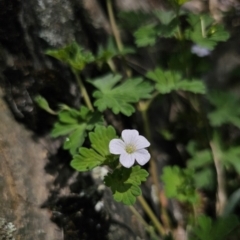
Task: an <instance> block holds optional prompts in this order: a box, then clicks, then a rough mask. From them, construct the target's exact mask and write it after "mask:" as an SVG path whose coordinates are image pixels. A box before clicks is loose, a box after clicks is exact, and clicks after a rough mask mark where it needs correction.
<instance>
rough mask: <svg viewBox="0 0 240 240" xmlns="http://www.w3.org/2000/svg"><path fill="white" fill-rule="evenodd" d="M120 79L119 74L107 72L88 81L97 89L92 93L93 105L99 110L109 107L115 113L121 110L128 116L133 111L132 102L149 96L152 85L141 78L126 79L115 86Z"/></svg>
mask: <svg viewBox="0 0 240 240" xmlns="http://www.w3.org/2000/svg"><path fill="white" fill-rule="evenodd" d="M120 79H121V76H120V75H112V74H109V75H106V76H104V77H102V78H100V79H95V80H92V81H89V82H90V83H91V84H92V85H94V86H95V87H96V88H98V89H99V90H97V91H95V92H94V93H93V97H94V98H96V101H95V102H94V106H96V107H97V108H98V110H99V111H100V112H103V111H104V110H106V109H107V108H110V109H111V110H112V111H113V112H114V113H115V114H118V113H120V112H121V113H123V114H124V115H126V116H130V115H131V114H132V113H133V112H134V111H135V108H134V107H133V106H132V104H133V103H137V102H138V101H139V100H140V99H146V98H150V96H151V95H150V93H151V92H152V90H153V87H152V86H151V85H150V84H149V83H148V82H144V81H143V79H142V78H134V79H127V80H126V81H124V82H123V83H121V84H118V85H117V86H116V84H117V83H119V82H120Z"/></svg>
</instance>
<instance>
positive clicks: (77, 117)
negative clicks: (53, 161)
mask: <svg viewBox="0 0 240 240" xmlns="http://www.w3.org/2000/svg"><path fill="white" fill-rule="evenodd" d="M58 119H59V120H58V122H56V123H55V124H54V127H53V130H52V132H51V136H52V137H59V136H65V135H67V137H66V140H65V142H64V145H63V148H64V149H67V150H69V151H70V153H71V154H72V155H74V154H75V153H76V151H77V148H79V147H81V146H82V144H83V142H84V140H85V137H86V133H87V131H91V130H92V129H93V128H94V127H95V126H98V125H102V124H103V120H102V116H101V114H100V113H99V112H94V113H93V112H91V111H90V110H89V109H88V108H86V107H84V106H82V107H81V108H80V110H76V109H73V108H66V107H65V109H64V110H62V111H60V112H59V113H58Z"/></svg>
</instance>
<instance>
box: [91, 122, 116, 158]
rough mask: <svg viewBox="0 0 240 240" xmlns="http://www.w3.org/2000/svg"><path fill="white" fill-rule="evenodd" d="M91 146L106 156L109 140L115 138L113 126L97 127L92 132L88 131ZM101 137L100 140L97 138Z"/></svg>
mask: <svg viewBox="0 0 240 240" xmlns="http://www.w3.org/2000/svg"><path fill="white" fill-rule="evenodd" d="M89 138H90V141H91V146H92V148H93V149H95V150H96V151H97V152H98V153H99V154H101V155H102V156H105V157H106V156H108V155H109V154H110V152H109V142H110V141H111V140H112V139H114V138H116V131H115V129H114V128H113V127H111V126H109V127H107V128H106V127H97V128H96V129H95V131H94V132H90V133H89ZM99 139H101V140H99Z"/></svg>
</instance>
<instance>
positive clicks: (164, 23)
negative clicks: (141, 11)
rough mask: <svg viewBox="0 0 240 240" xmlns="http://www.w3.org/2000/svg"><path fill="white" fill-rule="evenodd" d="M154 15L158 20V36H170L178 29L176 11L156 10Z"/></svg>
mask: <svg viewBox="0 0 240 240" xmlns="http://www.w3.org/2000/svg"><path fill="white" fill-rule="evenodd" d="M154 15H155V16H156V17H157V18H158V19H159V20H160V22H161V23H160V24H158V26H157V27H156V30H157V35H158V36H160V37H166V38H169V37H172V36H174V35H175V33H176V32H177V31H178V24H179V21H178V19H177V16H176V13H175V12H173V11H162V10H160V11H159V10H157V11H155V12H154Z"/></svg>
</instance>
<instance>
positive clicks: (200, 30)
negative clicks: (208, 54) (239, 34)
mask: <svg viewBox="0 0 240 240" xmlns="http://www.w3.org/2000/svg"><path fill="white" fill-rule="evenodd" d="M188 22H189V24H190V27H191V28H190V29H187V30H186V31H185V36H186V38H187V39H189V40H192V41H193V42H195V43H196V44H198V45H199V46H201V47H205V48H208V49H210V50H212V49H214V47H215V46H216V45H217V43H218V42H223V41H226V40H227V39H228V38H229V33H228V32H227V31H226V30H225V29H224V26H223V25H221V24H216V23H214V19H212V18H211V16H210V15H209V14H204V15H196V14H189V15H188Z"/></svg>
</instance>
